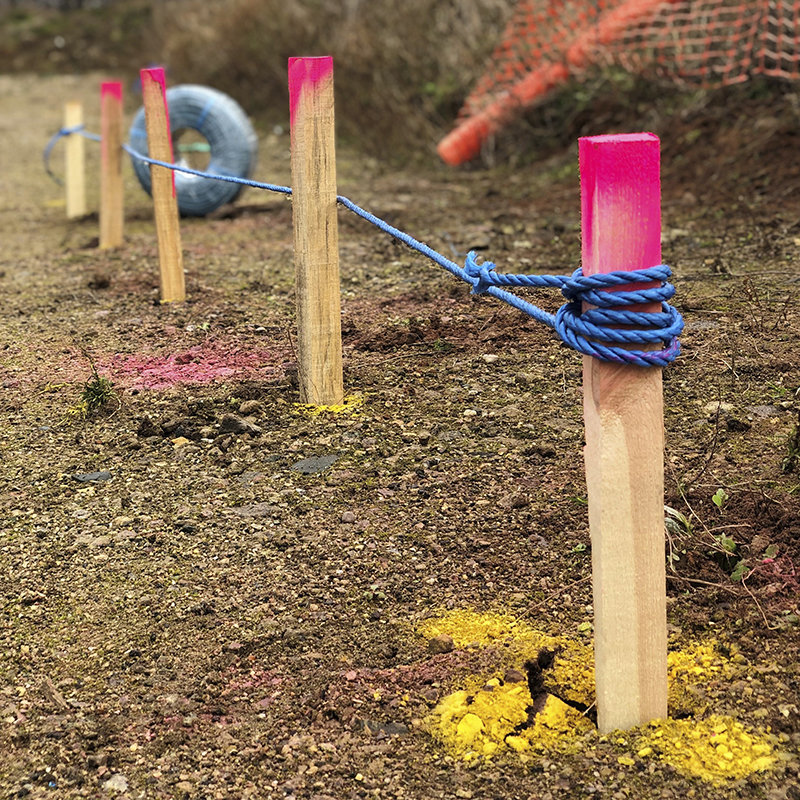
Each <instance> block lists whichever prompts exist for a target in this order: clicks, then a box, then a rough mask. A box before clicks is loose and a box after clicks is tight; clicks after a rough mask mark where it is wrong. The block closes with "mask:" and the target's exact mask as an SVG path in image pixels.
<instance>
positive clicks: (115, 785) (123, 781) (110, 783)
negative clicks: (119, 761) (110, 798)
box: [103, 772, 128, 792]
mask: <svg viewBox="0 0 800 800" xmlns="http://www.w3.org/2000/svg"><path fill="white" fill-rule="evenodd" d="M103 788H104V789H105V790H106V791H107V792H127V791H128V779H127V778H126V777H125V776H124V775H123V774H122V773H121V772H118V773H117V774H116V775H112V776H111V777H110V778H109V779H108V780H107V781H106V782H105V783H104V784H103Z"/></svg>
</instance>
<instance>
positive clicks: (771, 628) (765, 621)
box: [742, 578, 780, 631]
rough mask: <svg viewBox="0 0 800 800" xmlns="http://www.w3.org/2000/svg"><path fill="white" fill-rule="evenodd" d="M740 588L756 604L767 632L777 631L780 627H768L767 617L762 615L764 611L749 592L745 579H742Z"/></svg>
mask: <svg viewBox="0 0 800 800" xmlns="http://www.w3.org/2000/svg"><path fill="white" fill-rule="evenodd" d="M742 586H743V587H744V590H745V591H746V592H747V594H749V595H750V597H751V598H752V600H753V602H754V603H755V604H756V608H757V609H758V611H759V613H760V614H761V619H763V620H764V625H766V626H767V630H768V631H777V630H778V628H779V627H780V626H778V625H770V624H769V621H768V620H767V615H766V614H765V613H764V609H763V608H761V603H759V602H758V598H757V597H756V596H755V595H754V594H753V592H751V591H750V587H749V586H748V585H747V584H746V583H745V579H744V578H742Z"/></svg>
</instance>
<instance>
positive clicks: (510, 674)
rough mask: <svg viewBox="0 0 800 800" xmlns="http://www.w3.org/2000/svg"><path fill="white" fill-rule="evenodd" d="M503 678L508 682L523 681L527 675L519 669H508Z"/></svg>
mask: <svg viewBox="0 0 800 800" xmlns="http://www.w3.org/2000/svg"><path fill="white" fill-rule="evenodd" d="M503 680H504V681H505V682H506V683H522V682H523V681H524V680H526V677H525V675H523V674H522V673H521V672H520V671H519V670H518V669H508V670H506V673H505V675H503Z"/></svg>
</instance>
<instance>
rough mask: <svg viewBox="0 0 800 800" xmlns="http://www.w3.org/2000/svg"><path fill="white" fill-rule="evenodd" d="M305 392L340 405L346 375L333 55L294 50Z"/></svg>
mask: <svg viewBox="0 0 800 800" xmlns="http://www.w3.org/2000/svg"><path fill="white" fill-rule="evenodd" d="M289 102H290V120H291V148H292V157H291V160H292V215H293V218H294V252H295V256H294V258H295V273H296V293H297V329H298V330H297V339H298V362H299V363H298V372H299V379H300V399H301V401H302V402H303V403H309V404H312V405H337V404H339V403H341V402H342V400H343V398H344V388H343V379H342V332H341V324H342V323H341V300H340V293H341V292H340V288H339V234H338V220H337V207H336V203H337V201H336V153H335V136H334V110H333V59H332V58H331V57H329V56H325V57H322V58H290V59H289Z"/></svg>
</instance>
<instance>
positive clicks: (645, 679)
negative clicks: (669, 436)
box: [579, 134, 667, 732]
mask: <svg viewBox="0 0 800 800" xmlns="http://www.w3.org/2000/svg"><path fill="white" fill-rule="evenodd" d="M579 147H580V166H581V207H582V226H581V230H582V235H583V273H584V274H585V275H593V274H595V273H605V272H612V271H614V270H620V269H626V270H627V269H643V268H647V267H653V266H656V265H657V264H660V263H661V186H660V177H659V140H658V138H657V137H656V136H654V135H652V134H625V135H620V136H593V137H588V138H583V139H581V140H580V143H579ZM623 288H624V287H623ZM631 308H633V309H635V310H642V311H659V310H660V307H659V304H658V303H656V304H648V305H645V306H632V307H631ZM583 406H584V420H585V424H586V449H585V460H586V483H587V487H588V491H589V527H590V531H591V539H592V585H593V594H594V618H595V632H594V633H595V673H596V676H595V680H596V687H597V717H598V727H599V729H600V731H601V732H608V731H610V730H613V729H616V728H620V729H627V728H631V727H633V726H636V725H641V724H646V723H647V722H650V721H651V720H653V719H659V718H664V717H666V715H667V620H666V576H665V556H664V464H663V451H664V433H663V424H664V423H663V400H662V387H661V369H659V368H657V367H650V368H646V367H637V366H627V365H616V364H610V363H606V362H602V361H598V360H597V359H594V358H591V357H590V356H585V357H584V362H583Z"/></svg>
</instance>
